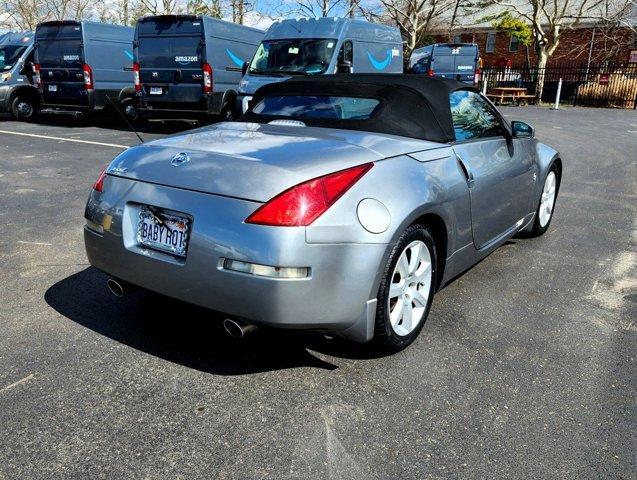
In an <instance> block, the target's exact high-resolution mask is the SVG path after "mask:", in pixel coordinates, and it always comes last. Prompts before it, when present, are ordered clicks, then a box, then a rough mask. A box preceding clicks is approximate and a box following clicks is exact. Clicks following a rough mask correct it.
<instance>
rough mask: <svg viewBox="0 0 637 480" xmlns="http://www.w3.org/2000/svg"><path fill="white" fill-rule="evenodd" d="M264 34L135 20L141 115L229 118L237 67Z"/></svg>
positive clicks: (170, 20) (165, 18)
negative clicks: (215, 116)
mask: <svg viewBox="0 0 637 480" xmlns="http://www.w3.org/2000/svg"><path fill="white" fill-rule="evenodd" d="M264 33H265V32H263V31H262V30H257V29H255V28H250V27H246V26H244V25H238V24H235V23H231V22H225V21H223V20H217V19H214V18H210V17H206V16H192V15H162V16H151V17H144V18H142V19H141V20H139V22H138V23H137V28H136V29H135V65H134V69H135V90H136V91H137V95H138V98H139V106H140V111H141V113H142V115H144V116H147V117H150V116H153V117H164V118H165V117H206V116H209V115H220V116H221V117H222V118H224V119H226V120H229V119H232V118H233V113H234V103H235V99H236V97H237V92H238V90H239V81H240V80H241V68H242V66H243V64H244V62H245V61H247V60H249V59H250V58H252V55H254V52H255V50H256V49H257V47H258V45H259V43H260V42H261V39H262V38H263V34H264ZM131 114H134V112H129V115H131Z"/></svg>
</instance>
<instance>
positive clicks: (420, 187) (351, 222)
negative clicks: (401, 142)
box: [306, 147, 472, 296]
mask: <svg viewBox="0 0 637 480" xmlns="http://www.w3.org/2000/svg"><path fill="white" fill-rule="evenodd" d="M412 155H413V156H410V155H400V156H398V157H394V158H389V159H386V160H382V161H378V162H376V163H375V164H374V167H373V168H372V169H371V170H370V171H369V172H368V173H367V174H366V175H365V176H364V177H363V178H362V179H361V180H360V181H359V182H358V183H356V184H355V185H354V186H353V187H352V188H351V189H350V190H349V191H348V192H347V193H346V194H345V195H344V196H343V197H342V198H341V199H339V200H338V201H337V202H336V204H334V206H332V207H331V208H330V209H329V210H328V211H327V212H326V213H324V214H323V215H322V216H321V217H319V218H318V219H317V220H316V221H315V222H314V223H313V224H312V225H310V226H309V227H307V229H306V240H307V242H308V243H381V244H385V245H386V246H387V247H386V253H385V258H387V256H388V255H389V253H390V251H391V248H392V246H393V245H394V244H395V243H396V241H397V239H398V237H399V236H400V235H401V233H402V232H403V231H404V230H405V229H406V228H407V227H408V226H409V225H411V224H412V223H414V222H415V221H417V220H418V219H419V218H420V217H422V216H423V215H426V214H434V215H437V216H438V217H440V218H441V219H442V221H443V222H444V224H445V226H446V235H447V249H446V252H445V259H451V258H452V257H453V255H454V252H456V251H459V250H461V249H462V248H463V247H466V246H467V245H472V239H471V212H470V200H469V191H468V188H467V184H466V180H465V178H464V176H463V174H462V171H461V170H460V167H459V165H458V163H457V160H456V158H455V155H453V151H452V150H451V148H450V147H444V148H440V149H435V150H430V151H427V152H421V153H418V154H412ZM415 157H417V158H415ZM366 198H373V199H376V200H378V201H380V202H381V203H382V204H383V205H385V206H386V207H387V209H388V210H389V213H390V217H391V221H390V225H389V227H388V228H387V230H385V231H384V232H382V233H379V234H375V233H370V232H369V231H367V230H366V229H365V228H364V227H363V226H362V225H361V223H360V222H359V220H358V215H357V207H358V204H359V203H360V202H361V201H362V200H363V199H366ZM449 265H450V269H449V271H447V270H445V279H446V278H450V276H455V275H456V274H457V273H459V272H457V271H456V270H457V269H464V266H458V268H455V267H453V265H452V264H449ZM381 271H382V265H379V269H378V272H377V279H376V281H375V283H374V288H375V289H377V288H378V284H379V283H380V276H379V275H380V273H381ZM370 293H372V294H373V296H375V291H373V292H370Z"/></svg>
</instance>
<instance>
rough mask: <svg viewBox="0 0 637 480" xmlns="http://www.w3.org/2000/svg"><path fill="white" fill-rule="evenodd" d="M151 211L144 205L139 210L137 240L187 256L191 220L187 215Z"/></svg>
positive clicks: (157, 210) (174, 253) (156, 210)
mask: <svg viewBox="0 0 637 480" xmlns="http://www.w3.org/2000/svg"><path fill="white" fill-rule="evenodd" d="M153 210H154V211H151V210H150V209H149V208H147V207H142V208H141V210H140V212H139V226H138V230H137V240H138V241H139V243H141V244H142V245H147V246H149V247H152V248H155V249H157V250H161V251H164V252H168V253H172V254H173V255H179V256H181V257H185V256H186V247H187V245H188V227H189V221H188V219H187V218H186V217H180V216H178V215H170V214H167V213H163V212H162V211H161V210H159V209H153Z"/></svg>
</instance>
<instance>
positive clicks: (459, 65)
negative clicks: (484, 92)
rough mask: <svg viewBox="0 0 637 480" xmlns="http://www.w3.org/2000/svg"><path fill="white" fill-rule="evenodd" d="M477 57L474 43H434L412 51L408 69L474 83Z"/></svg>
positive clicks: (476, 48)
mask: <svg viewBox="0 0 637 480" xmlns="http://www.w3.org/2000/svg"><path fill="white" fill-rule="evenodd" d="M479 57H480V54H479V51H478V45H476V44H475V43H435V44H433V45H427V46H426V47H422V48H417V49H415V50H414V51H413V52H412V54H411V56H410V57H409V71H410V72H411V73H420V74H424V75H428V76H430V77H434V76H436V77H443V78H450V79H453V80H458V81H460V82H464V83H471V84H475V83H477V78H478V75H479V74H480V72H479V69H478V61H479Z"/></svg>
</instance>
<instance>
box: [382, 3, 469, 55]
mask: <svg viewBox="0 0 637 480" xmlns="http://www.w3.org/2000/svg"><path fill="white" fill-rule="evenodd" d="M380 3H381V5H382V7H383V8H384V10H385V13H384V15H383V16H386V17H388V19H389V20H391V22H392V23H394V24H396V25H397V26H398V29H399V30H400V34H401V35H402V37H403V40H404V53H405V58H408V57H409V55H411V52H412V51H413V50H414V49H415V48H417V47H419V46H420V45H422V44H423V42H424V40H425V38H426V37H427V35H428V34H429V33H430V32H431V31H432V29H433V27H434V26H439V21H440V19H441V17H442V15H443V14H445V13H448V12H449V11H450V9H451V8H452V7H453V6H454V5H455V4H456V3H457V2H456V0H380Z"/></svg>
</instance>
